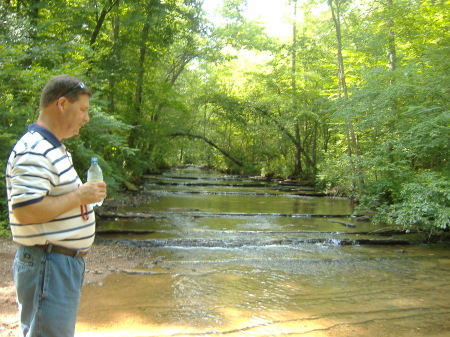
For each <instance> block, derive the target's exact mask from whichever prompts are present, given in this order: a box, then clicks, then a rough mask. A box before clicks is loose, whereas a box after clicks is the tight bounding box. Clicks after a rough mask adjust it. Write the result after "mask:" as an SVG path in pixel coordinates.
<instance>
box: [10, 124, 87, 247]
mask: <svg viewBox="0 0 450 337" xmlns="http://www.w3.org/2000/svg"><path fill="white" fill-rule="evenodd" d="M81 184H82V182H81V180H80V178H79V177H78V174H77V172H76V171H75V169H74V167H73V165H72V158H71V155H70V154H69V153H68V152H67V151H66V147H65V146H64V145H63V144H62V143H61V142H60V141H59V140H58V139H57V138H56V137H55V136H54V135H53V134H52V133H51V132H50V131H49V130H47V129H45V128H43V127H41V126H39V125H37V124H30V125H29V126H28V132H27V133H26V134H25V135H23V136H22V138H20V140H19V141H18V142H17V143H16V145H15V146H14V148H13V150H12V151H11V154H10V157H9V160H8V163H7V166H6V189H7V195H8V208H9V220H10V225H11V232H12V235H13V240H14V241H16V242H18V243H20V244H23V245H26V246H34V245H38V244H39V245H43V244H47V243H52V244H54V245H58V246H63V247H67V248H71V249H79V250H86V249H89V247H90V246H91V245H92V243H93V241H94V237H95V214H94V211H93V208H92V206H90V205H87V212H88V215H89V218H88V219H87V220H84V219H83V217H82V210H81V208H80V207H76V208H74V209H72V210H70V211H68V212H66V213H64V214H62V215H60V216H59V217H57V218H56V219H54V220H52V221H49V222H45V223H39V224H30V225H21V224H20V223H19V222H18V221H17V219H16V218H15V217H14V214H13V212H12V210H13V209H14V208H18V207H22V206H26V205H30V204H33V203H37V202H39V201H41V200H42V199H43V198H44V197H45V196H58V195H63V194H66V193H69V192H72V191H74V190H76V189H77V188H78V187H79V186H80V185H81Z"/></svg>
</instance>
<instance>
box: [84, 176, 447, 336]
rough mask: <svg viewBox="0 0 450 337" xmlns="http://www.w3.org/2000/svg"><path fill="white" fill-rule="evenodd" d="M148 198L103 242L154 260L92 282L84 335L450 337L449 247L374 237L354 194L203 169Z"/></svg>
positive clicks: (110, 223) (162, 185) (113, 221)
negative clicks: (134, 248)
mask: <svg viewBox="0 0 450 337" xmlns="http://www.w3.org/2000/svg"><path fill="white" fill-rule="evenodd" d="M140 193H142V195H145V197H146V198H148V200H149V202H148V203H144V204H141V205H139V206H138V207H132V206H123V207H120V208H119V209H117V210H116V211H115V215H114V217H113V218H108V219H109V220H103V221H102V222H101V223H100V227H101V228H100V229H101V230H103V231H106V232H105V234H104V235H100V239H113V240H116V242H117V243H118V244H119V245H123V246H127V245H138V246H140V247H141V249H142V250H145V253H146V255H145V259H144V260H142V259H141V260H140V261H139V263H138V264H137V265H136V268H134V269H133V270H128V271H127V272H121V273H116V274H113V275H110V276H108V277H107V278H106V279H104V280H102V282H101V283H100V284H91V285H88V286H86V287H85V288H84V290H83V297H82V303H81V307H80V315H79V319H78V326H77V331H78V334H77V336H97V334H98V333H100V332H103V333H104V335H105V336H218V335H225V336H450V323H449V322H450V320H449V318H450V304H449V303H448V302H449V294H450V250H449V249H448V248H446V247H441V246H424V245H417V244H410V245H407V244H405V242H404V240H405V238H403V237H386V236H377V235H374V233H377V232H380V231H382V230H385V229H386V228H383V227H374V226H373V225H371V224H369V223H367V222H358V221H356V220H355V219H353V218H352V217H351V216H350V215H351V213H352V212H353V208H352V205H351V203H350V202H349V201H348V200H347V199H342V198H332V197H325V196H316V195H314V194H313V193H312V191H311V190H310V189H308V188H305V187H300V186H288V185H279V184H275V183H267V182H262V181H257V180H251V179H246V178H242V177H230V176H221V175H218V174H214V173H204V172H203V171H198V170H191V171H189V170H182V171H175V172H170V173H167V174H165V175H163V176H160V177H154V178H151V177H150V178H149V179H148V181H147V183H146V185H145V188H144V190H143V191H142V192H140ZM120 231H127V233H126V234H120ZM393 240H396V241H393ZM381 243H384V244H383V245H382V244H381ZM386 243H389V244H388V245H385V244H386ZM92 298H95V299H96V301H95V303H92V302H91V301H90V299H92Z"/></svg>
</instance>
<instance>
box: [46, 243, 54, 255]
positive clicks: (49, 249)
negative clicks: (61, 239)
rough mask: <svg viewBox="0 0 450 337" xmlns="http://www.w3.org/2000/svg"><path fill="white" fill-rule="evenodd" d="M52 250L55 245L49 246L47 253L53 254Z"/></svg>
mask: <svg viewBox="0 0 450 337" xmlns="http://www.w3.org/2000/svg"><path fill="white" fill-rule="evenodd" d="M52 248H53V244H51V243H49V244H48V245H47V253H51V252H52Z"/></svg>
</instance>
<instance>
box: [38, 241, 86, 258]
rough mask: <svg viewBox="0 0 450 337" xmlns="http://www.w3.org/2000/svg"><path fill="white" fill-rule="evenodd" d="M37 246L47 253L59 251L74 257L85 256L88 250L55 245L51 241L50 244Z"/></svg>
mask: <svg viewBox="0 0 450 337" xmlns="http://www.w3.org/2000/svg"><path fill="white" fill-rule="evenodd" d="M34 247H35V248H38V249H42V250H45V251H46V252H47V253H58V254H63V255H68V256H72V257H84V256H86V255H87V253H88V252H87V251H80V250H77V249H69V248H64V247H61V246H55V245H52V244H51V243H50V244H48V245H35V246H34Z"/></svg>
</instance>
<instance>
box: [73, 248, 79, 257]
mask: <svg viewBox="0 0 450 337" xmlns="http://www.w3.org/2000/svg"><path fill="white" fill-rule="evenodd" d="M80 253H81V252H80V251H79V250H78V249H76V250H75V251H74V252H73V257H78V255H80Z"/></svg>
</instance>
